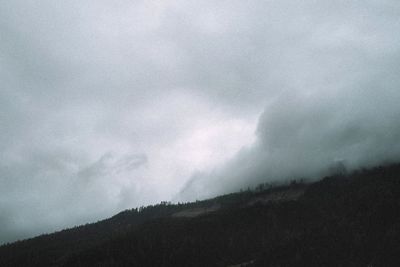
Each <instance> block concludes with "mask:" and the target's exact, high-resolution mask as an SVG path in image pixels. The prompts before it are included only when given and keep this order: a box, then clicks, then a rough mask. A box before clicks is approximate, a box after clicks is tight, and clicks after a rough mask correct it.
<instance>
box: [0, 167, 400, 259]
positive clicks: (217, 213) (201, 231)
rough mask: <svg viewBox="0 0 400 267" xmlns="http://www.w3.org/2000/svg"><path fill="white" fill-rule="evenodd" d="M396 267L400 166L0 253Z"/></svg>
mask: <svg viewBox="0 0 400 267" xmlns="http://www.w3.org/2000/svg"><path fill="white" fill-rule="evenodd" d="M241 265H242V266H400V164H396V165H391V166H385V167H377V168H374V169H371V170H360V171H357V172H354V173H352V174H348V175H344V174H343V175H336V176H331V177H325V178H323V179H322V180H320V181H319V182H315V183H311V184H306V183H302V182H295V181H293V182H291V183H290V184H287V185H281V186H274V187H272V186H270V185H268V184H267V185H260V186H259V187H258V188H257V190H246V191H242V192H238V193H233V194H230V195H226V196H221V197H218V198H215V199H210V200H206V201H198V202H194V203H185V204H170V203H161V204H159V205H155V206H149V207H142V208H139V209H133V210H127V211H124V212H121V213H120V214H117V215H116V216H114V217H112V218H110V219H107V220H104V221H100V222H98V223H95V224H89V225H84V226H79V227H76V228H73V229H69V230H64V231H61V232H58V233H54V234H50V235H43V236H40V237H37V238H33V239H30V240H25V241H19V242H16V243H13V244H9V245H5V246H1V247H0V266H241Z"/></svg>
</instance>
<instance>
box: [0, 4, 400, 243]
mask: <svg viewBox="0 0 400 267" xmlns="http://www.w3.org/2000/svg"><path fill="white" fill-rule="evenodd" d="M0 38H1V42H0V80H1V85H0V130H1V133H0V151H1V153H0V225H1V226H2V227H1V230H0V242H4V241H11V240H15V239H17V238H23V237H28V236H32V235H35V234H38V233H42V232H48V231H53V230H55V229H61V228H63V227H67V226H72V225H75V224H78V223H85V222H87V221H95V220H98V219H100V218H103V217H105V216H110V215H112V214H114V213H116V212H118V211H119V210H121V209H124V208H130V207H135V206H138V205H144V204H151V203H154V202H158V201H161V200H169V199H184V200H189V199H194V198H196V197H206V196H211V195H215V194H219V193H224V192H229V191H230V190H236V189H238V188H240V187H246V186H247V185H254V184H256V183H258V182H260V181H267V180H273V179H285V178H288V177H291V176H293V175H299V176H317V175H319V174H321V173H324V171H325V170H326V169H327V168H329V166H331V164H332V163H333V162H335V161H336V160H345V162H346V164H348V166H349V168H357V167H360V166H370V165H374V164H380V163H382V162H387V161H395V160H398V159H399V158H400V145H399V144H398V139H399V135H400V124H399V123H398V118H399V115H400V114H399V113H400V107H399V105H398V103H400V90H399V88H398V87H399V84H400V78H399V77H400V75H399V74H400V73H399V71H400V63H399V62H400V51H399V49H400V45H399V44H400V4H399V3H398V1H395V0H393V1H382V0H380V1H377V0H374V1H373V0H369V1H328V0H326V1H325V0H323V1H311V0H306V1H304V0H302V1H300V0H299V1H282V0H281V1H218V2H215V1H187V0H185V1H183V0H182V1H127V0H117V1H106V0H101V1H76V0H71V1H54V0H42V1H22V0H15V1H3V2H1V3H0Z"/></svg>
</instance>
